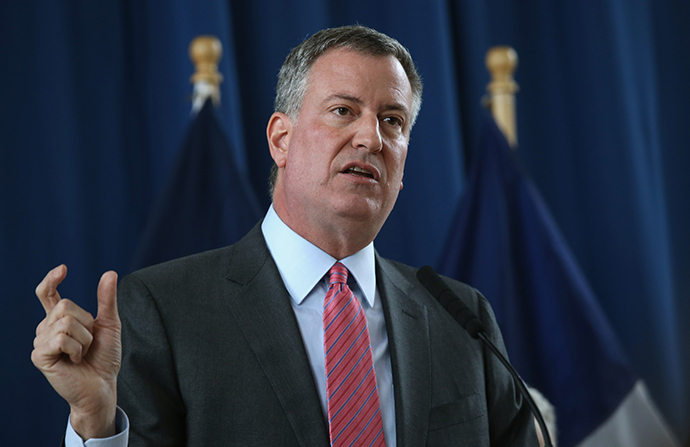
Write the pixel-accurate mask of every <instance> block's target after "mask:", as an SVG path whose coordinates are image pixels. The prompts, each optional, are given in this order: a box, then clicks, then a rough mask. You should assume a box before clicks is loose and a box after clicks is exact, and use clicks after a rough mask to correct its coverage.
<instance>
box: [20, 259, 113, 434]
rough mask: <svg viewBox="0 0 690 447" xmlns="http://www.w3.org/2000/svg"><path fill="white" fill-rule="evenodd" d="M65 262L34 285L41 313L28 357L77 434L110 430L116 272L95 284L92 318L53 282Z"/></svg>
mask: <svg viewBox="0 0 690 447" xmlns="http://www.w3.org/2000/svg"><path fill="white" fill-rule="evenodd" d="M66 276H67V267H66V266H64V265H61V266H58V267H56V268H55V269H53V270H51V271H50V272H49V273H48V274H47V275H46V277H45V278H43V281H41V283H40V284H39V285H38V287H36V296H37V297H38V299H39V300H40V301H41V304H42V305H43V308H44V309H45V311H46V317H45V319H44V320H43V321H41V323H40V324H39V325H38V327H37V328H36V338H35V339H34V350H33V352H32V353H31V360H32V361H33V363H34V365H35V366H36V368H38V369H39V370H40V371H41V372H42V373H43V375H45V377H46V378H47V379H48V382H50V384H51V386H52V387H53V388H54V389H55V391H57V392H58V394H60V396H62V397H63V398H64V399H65V400H66V401H67V402H68V403H69V405H70V416H71V422H72V427H73V428H74V430H75V431H76V432H77V434H79V436H81V437H82V439H84V440H86V439H90V438H104V437H108V436H111V435H113V434H115V413H116V406H117V374H118V372H119V371H120V364H121V360H122V345H121V341H120V340H121V339H120V334H121V324H120V317H119V315H118V312H117V273H115V272H112V271H111V272H106V273H104V274H103V276H102V277H101V280H100V282H99V284H98V292H97V295H98V315H97V317H96V319H94V318H93V316H92V315H91V314H90V313H88V312H86V311H85V310H84V309H82V308H80V307H79V306H77V305H76V304H75V303H74V302H72V301H70V300H68V299H62V298H61V297H60V294H59V293H58V291H57V286H58V285H59V284H60V283H61V282H62V281H63V280H64V279H65V277H66Z"/></svg>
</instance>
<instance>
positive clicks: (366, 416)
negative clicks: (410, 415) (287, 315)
mask: <svg viewBox="0 0 690 447" xmlns="http://www.w3.org/2000/svg"><path fill="white" fill-rule="evenodd" d="M328 273H329V275H330V281H329V285H328V292H327V293H326V298H325V300H324V304H323V331H324V333H323V340H324V350H325V358H326V391H327V395H328V425H329V432H330V436H331V445H332V446H337V447H341V446H345V447H348V446H380V447H385V445H386V443H385V439H384V435H383V423H382V422H381V409H380V405H379V392H378V388H377V386H376V373H375V372H374V362H373V358H372V354H371V344H370V342H369V329H368V327H367V320H366V317H365V316H364V310H363V309H362V306H361V305H360V304H359V300H358V299H357V298H356V297H355V296H354V294H353V293H352V290H350V288H349V287H348V285H347V276H348V271H347V268H346V267H345V266H344V265H343V264H341V263H340V262H337V263H336V264H335V265H334V266H333V267H331V270H330V271H329V272H328Z"/></svg>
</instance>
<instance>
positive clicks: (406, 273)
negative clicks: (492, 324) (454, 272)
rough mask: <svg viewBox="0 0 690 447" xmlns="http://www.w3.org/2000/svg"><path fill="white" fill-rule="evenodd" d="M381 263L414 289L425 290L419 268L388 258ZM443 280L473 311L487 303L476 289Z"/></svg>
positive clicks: (454, 281)
mask: <svg viewBox="0 0 690 447" xmlns="http://www.w3.org/2000/svg"><path fill="white" fill-rule="evenodd" d="M379 262H380V263H381V265H382V266H383V265H387V266H388V267H389V268H392V269H394V270H395V271H397V272H398V273H400V274H401V275H402V276H403V277H404V278H405V280H407V281H409V282H410V283H411V284H413V285H415V286H418V287H414V289H419V290H424V287H423V286H422V285H421V283H420V282H419V280H417V272H418V271H419V268H416V267H412V266H409V265H407V264H403V263H402V262H398V261H393V260H391V259H386V258H379ZM441 278H443V280H444V281H445V282H446V284H448V286H449V287H450V288H451V290H453V292H455V294H456V295H458V296H459V297H460V299H462V300H463V301H465V302H466V303H467V304H468V305H469V306H470V307H471V308H472V309H473V310H475V311H476V310H477V307H478V306H479V303H480V302H481V304H482V305H484V304H485V303H486V299H485V298H484V296H483V295H482V294H481V293H479V291H478V290H477V289H475V288H474V287H472V286H470V285H468V284H465V283H464V282H461V281H458V280H455V279H453V278H449V277H447V276H443V275H441ZM426 295H428V298H429V299H430V300H433V297H432V296H431V294H430V293H426ZM433 301H435V300H433Z"/></svg>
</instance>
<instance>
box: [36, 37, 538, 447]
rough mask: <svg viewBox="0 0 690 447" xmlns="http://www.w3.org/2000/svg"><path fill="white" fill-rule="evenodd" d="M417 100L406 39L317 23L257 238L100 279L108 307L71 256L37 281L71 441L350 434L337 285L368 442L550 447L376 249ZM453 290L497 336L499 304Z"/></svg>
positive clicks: (405, 275) (203, 441) (500, 381)
mask: <svg viewBox="0 0 690 447" xmlns="http://www.w3.org/2000/svg"><path fill="white" fill-rule="evenodd" d="M420 105H421V81H420V79H419V76H418V74H417V72H416V70H415V67H414V64H413V62H412V59H411V58H410V56H409V54H408V52H407V50H406V49H405V48H404V47H402V46H401V45H400V44H399V43H398V42H397V41H395V40H394V39H391V38H389V37H388V36H385V35H383V34H381V33H378V32H376V31H374V30H371V29H369V28H365V27H360V26H354V27H342V28H335V29H329V30H324V31H321V32H319V33H317V34H315V35H314V36H312V37H311V38H310V39H308V40H306V41H305V42H304V43H302V44H301V45H300V46H298V47H297V48H295V49H294V50H293V51H292V52H291V53H290V55H289V56H288V57H287V59H286V61H285V63H284V64H283V67H282V68H281V72H280V75H279V80H278V88H277V97H276V111H275V113H274V114H273V115H272V116H271V118H270V120H269V123H268V126H267V139H268V144H269V149H270V151H271V156H272V158H273V160H274V162H275V166H274V170H273V173H272V180H271V182H272V185H273V186H272V188H273V204H272V206H271V208H270V209H269V211H268V213H267V214H266V217H265V218H264V220H263V221H262V222H261V223H260V224H257V226H256V227H255V228H254V229H253V230H252V231H250V232H249V233H248V234H247V236H245V237H244V238H243V239H242V240H241V241H239V242H238V243H237V244H235V245H233V246H230V247H226V248H222V249H219V250H215V251H211V252H207V253H202V254H199V255H194V256H191V257H187V258H183V259H179V260H175V261H171V262H169V263H165V264H161V265H158V266H153V267H150V268H148V269H144V270H142V271H139V272H135V273H133V274H132V275H129V276H128V277H126V278H124V279H123V280H122V282H121V284H120V286H119V291H118V287H117V286H116V281H117V279H116V275H115V274H114V273H113V272H108V273H106V274H104V276H103V278H102V279H101V282H100V284H99V287H98V302H99V311H98V316H97V318H96V319H95V320H94V319H93V318H91V316H90V315H89V314H87V313H86V312H85V311H83V310H82V309H79V308H78V307H77V306H76V305H74V304H73V303H71V302H69V301H67V300H61V299H60V296H59V294H58V293H57V286H58V284H59V283H60V282H61V281H62V280H63V279H64V277H65V275H66V268H65V267H64V266H60V267H58V268H56V269H55V270H54V271H52V272H50V273H49V274H48V275H47V276H46V278H45V279H44V280H43V282H41V284H40V285H39V286H38V288H37V291H36V292H37V295H38V297H39V299H40V300H41V302H42V303H43V305H44V307H45V309H46V312H47V316H46V319H45V320H44V321H43V322H41V324H40V325H39V327H38V329H37V337H36V341H35V343H34V345H35V349H34V352H33V354H32V359H33V361H34V364H35V365H36V366H37V367H38V368H39V369H40V370H41V371H42V372H43V373H44V374H45V375H46V377H47V378H48V380H49V381H50V383H51V384H52V385H53V387H54V388H55V389H56V391H57V392H58V393H60V394H61V395H62V396H63V397H64V398H65V399H66V400H67V401H68V402H69V404H70V408H71V412H70V425H69V427H68V433H67V436H66V442H67V443H68V444H70V443H72V442H75V443H76V445H79V443H80V442H81V441H82V440H85V439H92V438H109V439H108V441H107V442H111V441H112V442H125V443H126V440H127V438H129V440H130V445H133V446H134V445H151V446H153V445H155V446H168V445H189V446H208V445H242V446H253V445H256V446H266V445H280V446H283V445H284V446H293V445H294V446H300V445H301V446H325V445H329V441H330V443H331V444H332V445H339V442H340V439H339V433H340V432H338V431H337V430H335V429H334V424H335V422H334V421H335V420H336V419H337V415H338V413H337V412H336V411H335V410H334V409H333V407H332V406H331V405H332V400H334V398H333V395H334V394H335V391H334V385H332V380H334V379H333V378H332V377H331V376H332V375H334V374H331V372H332V371H333V368H334V367H333V363H332V361H331V360H329V358H330V357H329V356H330V355H331V354H330V349H325V348H324V343H326V346H328V345H329V343H331V342H330V341H327V338H328V337H329V336H328V335H324V334H327V333H328V330H329V329H327V328H326V327H328V328H330V323H327V322H326V316H325V315H326V314H327V313H328V312H326V311H324V305H325V304H324V303H325V301H326V304H328V303H330V300H331V298H328V297H333V295H330V294H331V293H335V296H338V293H337V292H331V290H332V289H333V286H334V284H339V286H338V287H340V291H341V292H342V293H343V294H344V295H347V296H354V299H355V300H356V304H353V306H355V307H356V309H361V311H358V313H357V315H361V314H363V315H364V316H365V318H364V317H359V318H364V319H365V320H366V325H365V329H363V330H362V332H361V333H360V335H361V334H366V339H365V338H361V340H366V343H360V342H353V345H352V346H355V344H356V345H357V346H360V347H362V349H363V354H362V356H361V357H359V359H360V360H361V361H362V362H363V363H364V362H367V361H368V362H369V363H368V364H369V365H371V366H370V367H369V370H368V371H369V372H368V373H367V375H366V377H373V378H374V379H373V384H374V389H373V391H372V392H371V393H369V394H368V396H367V400H366V403H363V404H362V407H361V408H364V406H365V405H366V406H367V408H369V406H370V407H371V414H372V416H371V417H370V418H369V416H367V418H368V419H367V421H365V422H366V424H364V423H362V424H361V425H359V424H360V422H359V421H358V419H357V417H358V414H359V413H357V412H355V413H353V414H354V416H352V421H355V422H352V423H351V424H349V425H351V426H354V428H353V429H356V430H359V431H358V432H357V433H358V434H356V435H353V436H368V433H370V432H371V433H373V434H372V435H371V439H372V445H384V444H385V445H387V446H393V445H400V446H403V445H404V446H421V445H430V446H443V445H467V446H488V445H495V446H521V445H537V441H536V435H535V432H534V426H533V423H532V416H531V414H530V412H529V409H528V407H527V406H526V405H525V404H524V403H523V401H522V399H521V397H520V395H519V393H518V391H517V389H516V387H515V385H514V383H513V381H512V379H511V377H510V376H509V375H508V373H507V372H506V371H505V370H504V369H503V367H502V365H500V363H499V362H498V361H497V360H496V359H495V358H494V357H493V355H492V354H491V353H490V352H488V351H486V350H485V349H484V348H483V346H482V345H481V344H479V343H478V342H477V341H476V340H473V339H471V338H470V337H469V335H468V334H467V333H466V332H465V331H464V330H463V329H461V328H460V327H459V326H458V325H457V324H456V323H455V321H454V320H453V319H452V318H451V317H450V316H449V315H448V314H447V313H446V312H445V310H444V309H443V308H441V306H440V305H439V304H438V303H437V302H436V301H435V300H434V299H433V297H431V295H430V294H429V293H428V292H427V291H425V290H424V288H423V287H422V286H421V285H420V284H419V283H418V282H417V280H416V279H415V273H416V269H414V268H412V267H408V266H405V265H402V264H399V263H395V262H393V261H390V260H386V259H383V258H381V257H380V256H378V254H377V253H376V252H375V250H374V247H373V240H374V238H375V237H376V235H377V234H378V232H379V230H380V229H381V227H382V225H383V224H384V222H385V220H386V219H387V217H388V215H389V213H390V211H391V210H392V208H393V205H394V203H395V201H396V199H397V196H398V193H399V191H400V190H401V189H402V178H403V168H404V164H405V158H406V155H407V144H408V141H409V134H410V130H411V128H412V126H413V124H414V121H415V119H416V116H417V113H418V111H419V108H420ZM336 262H339V264H337V265H336V266H340V267H341V268H342V270H338V271H336V273H333V271H334V270H333V266H334V264H336ZM336 270H337V269H336ZM343 272H344V273H343ZM339 274H340V275H341V276H342V277H344V278H346V279H343V280H342V283H338V282H334V281H337V277H338V275H339ZM334 278H336V279H335V280H334ZM329 279H330V284H329ZM451 287H452V288H453V290H454V291H455V292H456V293H457V294H458V295H459V296H460V297H461V298H463V300H464V301H465V302H467V304H468V305H469V307H470V308H471V309H472V310H473V311H474V312H475V313H476V314H477V315H478V316H479V318H480V319H481V320H482V321H483V322H484V323H485V324H486V325H487V327H488V335H489V336H490V337H491V338H492V339H493V340H494V342H495V343H496V344H498V345H499V346H500V347H501V349H503V344H502V340H501V336H500V332H499V330H498V328H497V327H496V323H495V320H494V318H493V314H492V312H491V309H490V307H489V305H488V303H487V302H486V300H485V299H484V298H483V297H482V296H481V295H479V294H478V293H477V292H476V291H475V290H473V289H471V288H470V287H467V286H465V285H463V284H461V283H458V282H454V281H453V282H451ZM350 290H351V291H352V293H353V295H349V294H350ZM116 293H117V299H116ZM118 300H119V303H118V304H116V301H118ZM118 308H119V314H118ZM120 315H121V316H122V318H120ZM357 318H358V317H354V318H353V320H352V321H355V319H357ZM348 321H349V320H348ZM363 324H364V323H363ZM120 334H121V335H120ZM120 340H121V341H120ZM358 340H360V339H359V338H358ZM121 346H122V348H121ZM362 359H363V360H362ZM360 360H358V363H359V361H360ZM329 362H331V363H329ZM343 362H345V363H349V362H346V361H343ZM352 363H354V362H352ZM348 367H349V366H348ZM352 368H353V369H352V370H353V371H354V370H355V366H352ZM120 369H121V370H120ZM363 377H364V376H363ZM364 380H365V379H362V383H364ZM116 381H117V386H116ZM348 386H349V385H348ZM353 388H354V386H353ZM336 391H337V390H336ZM352 393H353V394H352V396H355V395H356V394H357V392H356V390H355V391H353V392H352ZM353 399H354V397H353ZM117 404H119V408H118V407H117ZM344 405H345V404H344ZM348 417H349V416H348ZM372 427H375V428H372ZM350 429H351V427H349V426H348V427H347V428H346V429H343V430H350ZM338 430H339V429H338ZM348 433H349V432H348ZM365 433H366V434H365ZM347 436H349V434H348V435H347ZM353 439H356V440H355V441H354V443H353V444H352V445H362V444H361V442H362V441H361V439H364V438H363V437H362V438H359V437H357V438H353ZM114 445H115V444H114ZM119 445H124V444H119ZM364 445H369V442H368V441H367V443H366V444H364Z"/></svg>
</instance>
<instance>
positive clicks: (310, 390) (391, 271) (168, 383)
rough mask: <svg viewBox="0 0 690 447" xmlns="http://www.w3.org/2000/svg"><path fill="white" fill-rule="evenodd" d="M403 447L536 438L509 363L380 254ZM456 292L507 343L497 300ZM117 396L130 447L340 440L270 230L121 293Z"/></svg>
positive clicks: (153, 270) (152, 271) (137, 279)
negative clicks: (493, 305) (333, 436)
mask: <svg viewBox="0 0 690 447" xmlns="http://www.w3.org/2000/svg"><path fill="white" fill-rule="evenodd" d="M376 268H377V287H378V289H379V293H380V295H381V298H382V301H383V307H384V312H385V319H386V328H387V330H388V339H389V345H390V353H391V362H392V367H393V384H394V395H395V413H396V425H397V441H398V445H399V446H406V447H411V446H424V445H429V446H446V445H448V446H450V445H454V446H472V447H479V446H489V445H492V446H506V447H507V446H511V447H512V446H522V445H530V446H534V445H537V441H536V435H535V434H534V425H533V422H532V416H531V414H530V413H529V409H528V407H527V406H526V404H523V402H522V399H521V398H520V396H519V394H518V392H517V390H516V388H515V387H514V385H513V381H512V379H511V378H510V376H509V375H508V374H507V373H506V372H505V369H504V368H503V366H502V365H500V364H499V363H498V361H497V360H495V358H494V357H493V356H492V355H491V354H490V353H489V352H488V351H486V350H485V349H484V348H483V346H482V345H481V344H480V342H479V341H477V340H474V339H472V338H470V337H469V335H467V333H466V332H465V331H464V330H463V329H462V328H460V327H459V326H458V325H457V323H456V322H455V321H454V320H453V319H452V318H451V317H450V316H449V315H448V314H447V313H446V311H445V310H444V309H442V308H441V307H440V305H439V304H438V303H437V302H436V301H435V300H434V299H433V297H432V296H431V295H430V294H429V293H428V292H426V291H425V290H424V289H423V288H422V286H421V285H420V284H419V283H418V282H417V280H416V279H415V273H416V269H413V268H411V267H408V266H405V265H402V264H399V263H395V262H392V261H389V260H386V259H383V258H381V257H379V256H378V255H377V258H376ZM452 287H453V289H454V290H455V291H456V292H457V293H458V294H459V295H460V296H461V298H463V299H464V301H465V302H466V303H467V304H468V305H469V306H470V307H471V308H472V309H473V310H474V311H475V312H476V313H477V315H478V316H479V317H480V319H482V320H483V321H484V322H485V323H486V324H487V327H488V328H489V335H490V337H491V338H492V339H493V340H494V342H495V343H497V344H498V345H499V346H500V347H501V349H503V342H502V340H501V336H500V334H499V332H498V329H497V327H496V324H495V320H494V318H493V314H492V312H491V309H490V308H489V305H488V303H487V302H486V300H485V299H484V298H483V297H482V296H481V295H479V294H478V293H477V292H476V291H475V290H474V289H471V288H470V287H467V286H465V285H463V284H461V283H459V282H456V281H453V282H452ZM118 300H119V309H120V316H121V318H122V322H123V366H122V370H121V372H120V375H119V381H118V401H119V404H120V406H121V407H122V408H123V409H124V410H125V412H126V413H127V415H128V416H129V419H130V427H131V428H130V445H131V446H143V445H146V446H173V445H175V446H182V445H187V446H221V445H222V446H230V445H238V446H327V445H328V429H327V425H326V423H325V421H324V417H323V413H322V410H321V406H320V401H319V397H318V394H317V391H316V388H315V385H314V380H313V378H312V373H311V369H310V366H309V361H308V359H307V354H306V351H305V349H304V345H303V343H302V340H301V335H300V331H299V328H298V325H297V320H296V318H295V316H294V312H293V311H292V308H291V305H290V298H289V295H288V292H287V290H286V289H285V286H284V285H283V282H282V281H281V278H280V274H279V273H278V270H277V268H276V266H275V263H274V262H273V258H271V256H270V253H269V251H268V249H267V247H266V244H265V241H264V239H263V235H262V234H261V230H260V227H259V225H257V226H256V227H255V228H254V229H253V230H252V231H251V232H250V233H248V234H247V236H245V237H244V238H243V239H242V240H241V241H239V242H238V243H237V244H235V245H233V246H230V247H226V248H222V249H219V250H215V251H211V252H206V253H202V254H199V255H194V256H191V257H187V258H183V259H179V260H176V261H171V262H168V263H165V264H161V265H158V266H154V267H150V268H147V269H144V270H141V271H139V272H135V273H133V274H132V275H129V276H127V277H125V278H124V279H123V280H122V282H121V284H120V288H119V296H118Z"/></svg>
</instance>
